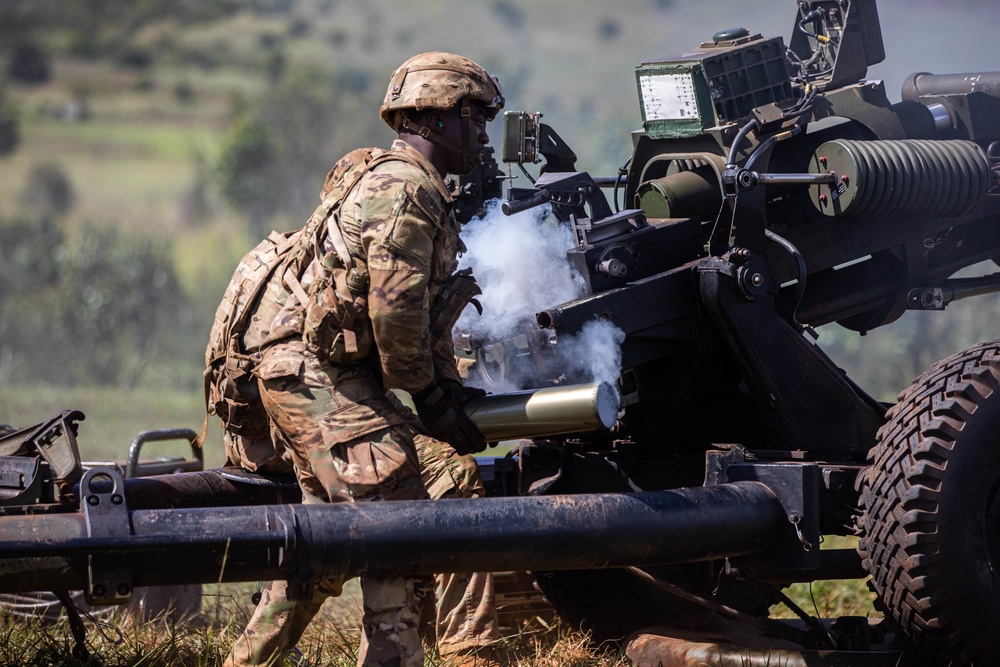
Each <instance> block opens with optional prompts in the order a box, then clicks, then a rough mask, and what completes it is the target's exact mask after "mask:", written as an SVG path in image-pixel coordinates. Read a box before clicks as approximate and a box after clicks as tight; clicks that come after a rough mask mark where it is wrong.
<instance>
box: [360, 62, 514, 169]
mask: <svg viewBox="0 0 1000 667" xmlns="http://www.w3.org/2000/svg"><path fill="white" fill-rule="evenodd" d="M470 102H479V103H480V104H482V105H483V107H484V108H485V110H486V115H487V119H488V120H493V118H494V117H495V116H496V114H497V112H498V111H500V109H502V108H503V105H504V97H503V90H502V89H501V88H500V82H499V81H498V80H497V79H496V77H493V76H490V75H489V73H487V71H486V70H485V69H483V68H482V67H480V66H479V65H477V64H476V63H474V62H472V61H471V60H469V59H468V58H464V57H462V56H458V55H455V54H453V53H444V52H441V51H432V52H429V53H421V54H419V55H416V56H413V57H412V58H410V59H409V60H407V61H406V62H404V63H403V64H402V65H400V66H399V67H398V68H397V69H396V71H394V72H393V73H392V78H391V79H390V81H389V88H388V89H387V90H386V92H385V99H384V100H383V101H382V106H381V107H380V109H379V115H380V116H381V117H382V120H384V121H385V122H386V124H387V125H388V126H389V127H391V128H392V129H393V130H394V131H396V132H398V131H399V130H400V129H401V128H405V129H408V130H411V131H414V132H417V133H418V134H420V135H421V136H423V137H425V138H427V139H428V140H430V141H434V142H435V143H438V144H440V145H442V146H444V147H445V148H448V149H449V150H453V151H456V152H458V153H459V154H460V155H462V157H463V159H465V160H467V161H469V160H471V166H470V170H471V168H472V167H474V166H475V165H476V164H478V159H477V158H476V156H470V155H467V151H466V150H465V149H464V146H462V147H459V146H454V145H448V144H450V142H445V141H442V140H441V138H440V137H438V136H436V134H435V133H433V132H431V131H430V130H429V129H428V128H426V127H423V126H421V125H418V124H417V123H415V122H413V120H412V119H410V118H408V113H407V112H409V111H422V110H424V109H440V110H442V111H445V110H448V109H451V108H453V107H456V106H459V105H460V106H461V114H462V117H463V118H469V117H470V116H471V115H472V109H471V107H470V106H469V104H470Z"/></svg>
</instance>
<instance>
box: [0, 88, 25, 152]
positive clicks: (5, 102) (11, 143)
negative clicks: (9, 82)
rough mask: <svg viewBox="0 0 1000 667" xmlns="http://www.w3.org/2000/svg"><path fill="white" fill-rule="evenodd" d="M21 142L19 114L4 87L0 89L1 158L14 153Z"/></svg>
mask: <svg viewBox="0 0 1000 667" xmlns="http://www.w3.org/2000/svg"><path fill="white" fill-rule="evenodd" d="M20 141H21V130H20V126H19V124H18V120H17V112H16V110H15V108H14V105H13V104H12V103H11V102H10V100H9V98H8V97H7V95H6V91H5V90H4V89H3V87H0V156H4V155H9V154H11V153H13V152H14V150H15V149H16V148H17V145H18V144H19V143H20Z"/></svg>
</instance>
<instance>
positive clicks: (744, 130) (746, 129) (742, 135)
mask: <svg viewBox="0 0 1000 667" xmlns="http://www.w3.org/2000/svg"><path fill="white" fill-rule="evenodd" d="M759 127H760V123H758V122H757V119H756V118H753V119H751V120H750V122H749V123H747V124H746V125H744V126H743V127H741V128H740V131H739V132H737V133H736V138H735V139H733V145H732V146H730V147H729V157H728V159H727V160H726V165H727V166H728V165H735V164H736V152H737V151H738V150H739V147H740V144H741V143H743V140H744V139H746V138H747V135H748V134H750V132H751V131H754V130H757V129H758V128H759Z"/></svg>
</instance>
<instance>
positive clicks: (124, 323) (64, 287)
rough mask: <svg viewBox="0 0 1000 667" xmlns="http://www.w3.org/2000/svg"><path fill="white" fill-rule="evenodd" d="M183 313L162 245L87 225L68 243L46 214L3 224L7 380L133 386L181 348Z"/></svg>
mask: <svg viewBox="0 0 1000 667" xmlns="http://www.w3.org/2000/svg"><path fill="white" fill-rule="evenodd" d="M187 312H188V308H187V307H186V299H185V297H184V296H183V294H182V292H181V290H180V288H179V286H178V283H177V279H176V276H175V275H174V270H173V265H172V261H171V257H170V253H169V246H168V245H167V244H166V243H165V242H162V241H159V240H156V239H152V238H148V237H141V236H135V235H130V234H123V233H122V232H121V231H120V230H118V229H115V228H111V227H103V226H97V225H92V224H85V225H82V226H81V227H80V228H79V229H77V230H75V232H74V234H73V236H72V237H67V236H66V235H64V234H63V232H62V231H61V230H60V229H59V227H58V225H56V224H55V223H54V222H52V221H51V219H46V218H40V219H34V220H20V221H13V222H11V221H8V222H2V223H0V348H2V350H0V351H2V353H3V355H4V357H5V358H6V359H10V360H11V363H10V364H8V365H7V367H6V371H7V372H8V373H9V375H8V377H5V380H6V381H10V380H18V379H19V380H21V381H25V380H28V379H31V380H41V381H45V382H51V383H54V384H63V385H71V384H86V383H92V384H130V385H134V384H135V383H136V382H137V381H138V380H139V378H140V375H139V370H141V368H142V366H143V363H144V361H145V359H146V358H147V357H149V356H150V355H151V354H153V353H154V351H155V350H157V349H159V350H160V351H161V354H164V353H165V354H170V353H171V351H175V350H177V349H179V348H180V347H183V341H184V338H185V336H184V335H183V334H184V328H185V324H184V319H185V317H187ZM188 338H190V337H188ZM11 376H13V377H11Z"/></svg>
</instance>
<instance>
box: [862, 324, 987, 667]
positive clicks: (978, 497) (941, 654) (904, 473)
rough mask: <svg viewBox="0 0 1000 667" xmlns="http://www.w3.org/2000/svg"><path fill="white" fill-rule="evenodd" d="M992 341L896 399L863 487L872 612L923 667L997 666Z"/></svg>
mask: <svg viewBox="0 0 1000 667" xmlns="http://www.w3.org/2000/svg"><path fill="white" fill-rule="evenodd" d="M998 437H1000V341H991V342H987V343H981V344H979V345H975V346H973V347H971V348H969V349H967V350H964V351H962V352H959V353H957V354H954V355H952V356H950V357H948V358H947V359H944V360H943V361H939V362H938V363H937V364H935V365H934V366H933V367H931V369H930V370H928V371H927V372H926V373H924V374H923V375H921V376H920V377H919V378H917V379H916V380H915V381H914V383H913V385H912V386H911V387H910V388H908V389H907V390H905V391H904V392H903V393H901V394H900V395H899V402H898V403H897V404H896V405H895V406H894V407H893V408H891V409H890V410H889V413H888V415H887V423H886V425H885V426H884V427H882V428H881V429H880V430H879V433H878V440H877V444H876V446H875V447H874V448H873V449H872V450H871V452H870V453H869V463H870V467H869V468H867V469H866V471H865V474H864V475H862V477H861V505H862V517H861V529H862V537H861V540H860V543H859V548H858V551H859V553H860V554H861V557H862V559H863V560H864V565H865V567H866V569H867V570H868V572H869V573H870V574H871V580H870V583H869V586H870V587H871V588H872V589H873V590H874V591H875V592H876V593H877V595H878V600H877V601H876V603H877V604H878V606H879V607H881V608H882V609H883V611H885V612H886V615H887V616H888V617H889V618H890V619H891V620H893V621H895V622H896V624H897V625H898V627H899V629H900V630H901V631H902V632H903V634H904V635H905V636H906V637H907V638H908V639H909V641H910V642H911V643H912V644H913V645H914V647H915V649H916V650H915V651H914V653H915V657H916V658H917V659H919V660H921V661H925V662H928V663H930V664H949V663H951V664H963V663H969V662H971V663H974V664H976V665H987V664H991V665H992V664H1000V643H998V641H997V638H998V637H1000V576H998V562H997V558H998V557H1000V497H998V494H997V492H998V487H1000V442H998Z"/></svg>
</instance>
